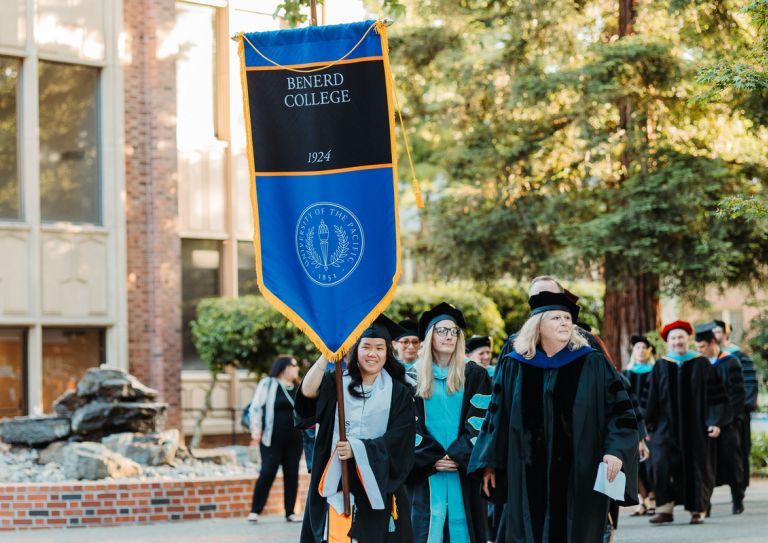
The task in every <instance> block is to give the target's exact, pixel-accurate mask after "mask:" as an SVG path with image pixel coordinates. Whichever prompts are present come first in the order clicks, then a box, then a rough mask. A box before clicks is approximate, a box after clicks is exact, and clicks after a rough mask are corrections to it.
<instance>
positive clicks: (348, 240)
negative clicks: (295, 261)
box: [296, 202, 365, 287]
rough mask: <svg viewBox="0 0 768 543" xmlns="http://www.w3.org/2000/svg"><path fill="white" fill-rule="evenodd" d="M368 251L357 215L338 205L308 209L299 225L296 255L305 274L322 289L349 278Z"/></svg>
mask: <svg viewBox="0 0 768 543" xmlns="http://www.w3.org/2000/svg"><path fill="white" fill-rule="evenodd" d="M364 248H365V236H364V235H363V228H362V226H361V225H360V221H359V220H358V219H357V217H356V216H355V214H354V213H352V212H351V211H350V210H349V209H347V208H346V207H344V206H341V205H339V204H334V203H332V202H318V203H316V204H312V205H310V206H308V207H307V208H306V209H304V211H302V212H301V215H299V220H298V221H297V222H296V254H297V256H298V258H299V262H301V267H302V268H303V269H304V273H306V274H307V276H308V277H309V278H310V279H311V280H312V281H313V282H314V283H315V284H317V285H320V286H321V287H332V286H334V285H338V284H339V283H341V282H343V281H344V280H345V279H347V277H349V276H350V275H351V274H352V272H353V271H355V268H357V265H358V264H359V263H360V259H361V258H362V257H363V249H364Z"/></svg>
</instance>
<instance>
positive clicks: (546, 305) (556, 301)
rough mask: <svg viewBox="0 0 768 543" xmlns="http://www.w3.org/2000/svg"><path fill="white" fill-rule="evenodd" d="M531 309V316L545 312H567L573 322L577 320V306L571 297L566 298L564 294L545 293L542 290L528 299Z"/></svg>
mask: <svg viewBox="0 0 768 543" xmlns="http://www.w3.org/2000/svg"><path fill="white" fill-rule="evenodd" d="M528 305H529V306H530V308H531V316H533V315H538V314H539V313H544V312H545V311H567V312H568V313H570V314H571V317H572V318H573V322H576V321H577V320H578V318H579V306H578V304H577V303H576V302H574V301H573V295H571V296H568V294H566V293H564V292H547V291H546V290H543V291H541V292H539V293H538V294H534V295H533V296H531V297H530V298H528Z"/></svg>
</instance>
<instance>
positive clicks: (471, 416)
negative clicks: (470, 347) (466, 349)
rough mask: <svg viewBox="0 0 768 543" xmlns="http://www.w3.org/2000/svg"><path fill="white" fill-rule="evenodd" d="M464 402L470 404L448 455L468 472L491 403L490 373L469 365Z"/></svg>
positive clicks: (447, 452) (472, 364) (449, 447)
mask: <svg viewBox="0 0 768 543" xmlns="http://www.w3.org/2000/svg"><path fill="white" fill-rule="evenodd" d="M468 369H469V371H468V372H467V380H466V384H465V386H464V401H465V402H468V405H467V408H466V415H465V417H464V421H463V425H462V428H461V431H460V432H459V436H458V437H457V438H456V440H455V441H454V442H453V443H451V444H450V445H449V446H448V450H447V451H446V454H447V455H448V456H449V457H450V458H451V459H452V460H453V461H454V462H456V463H457V464H459V466H461V468H462V469H463V470H464V471H465V472H466V471H467V469H468V468H469V460H470V457H471V456H472V450H473V449H474V447H475V443H476V442H477V438H478V436H479V435H480V429H481V427H482V425H483V421H484V420H485V415H486V413H487V412H488V407H489V405H490V402H491V380H490V378H489V377H488V372H487V371H485V370H484V369H483V368H481V367H479V366H476V365H475V364H474V363H471V364H470V365H468Z"/></svg>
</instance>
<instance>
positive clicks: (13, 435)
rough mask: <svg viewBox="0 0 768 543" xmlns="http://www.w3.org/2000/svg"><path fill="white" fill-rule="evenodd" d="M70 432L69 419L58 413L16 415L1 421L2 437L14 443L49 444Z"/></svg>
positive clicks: (0, 430) (28, 444)
mask: <svg viewBox="0 0 768 543" xmlns="http://www.w3.org/2000/svg"><path fill="white" fill-rule="evenodd" d="M69 433H70V424H69V419H68V418H66V417H58V416H56V415H46V416H38V417H14V418H12V419H5V420H3V421H2V422H0V438H2V440H3V441H5V442H6V443H12V444H14V445H27V446H30V447H32V446H36V445H47V444H48V443H52V442H54V441H57V440H59V439H62V438H65V437H67V436H68V435H69Z"/></svg>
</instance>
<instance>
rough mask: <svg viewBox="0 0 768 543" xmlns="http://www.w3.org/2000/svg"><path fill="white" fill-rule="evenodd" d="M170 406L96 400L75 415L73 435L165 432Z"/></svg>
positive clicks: (73, 418) (99, 435) (95, 435)
mask: <svg viewBox="0 0 768 543" xmlns="http://www.w3.org/2000/svg"><path fill="white" fill-rule="evenodd" d="M167 408H168V404H164V403H132V402H107V401H105V400H95V401H92V402H90V403H88V404H86V405H84V406H83V407H81V408H79V409H78V410H77V411H75V412H74V413H73V414H72V419H71V420H72V432H73V433H77V434H81V435H84V436H92V437H94V438H95V437H99V438H100V437H103V436H105V435H108V434H113V433H118V432H139V433H142V434H150V433H153V432H156V431H157V430H159V429H162V427H163V425H164V423H165V412H166V409H167Z"/></svg>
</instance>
